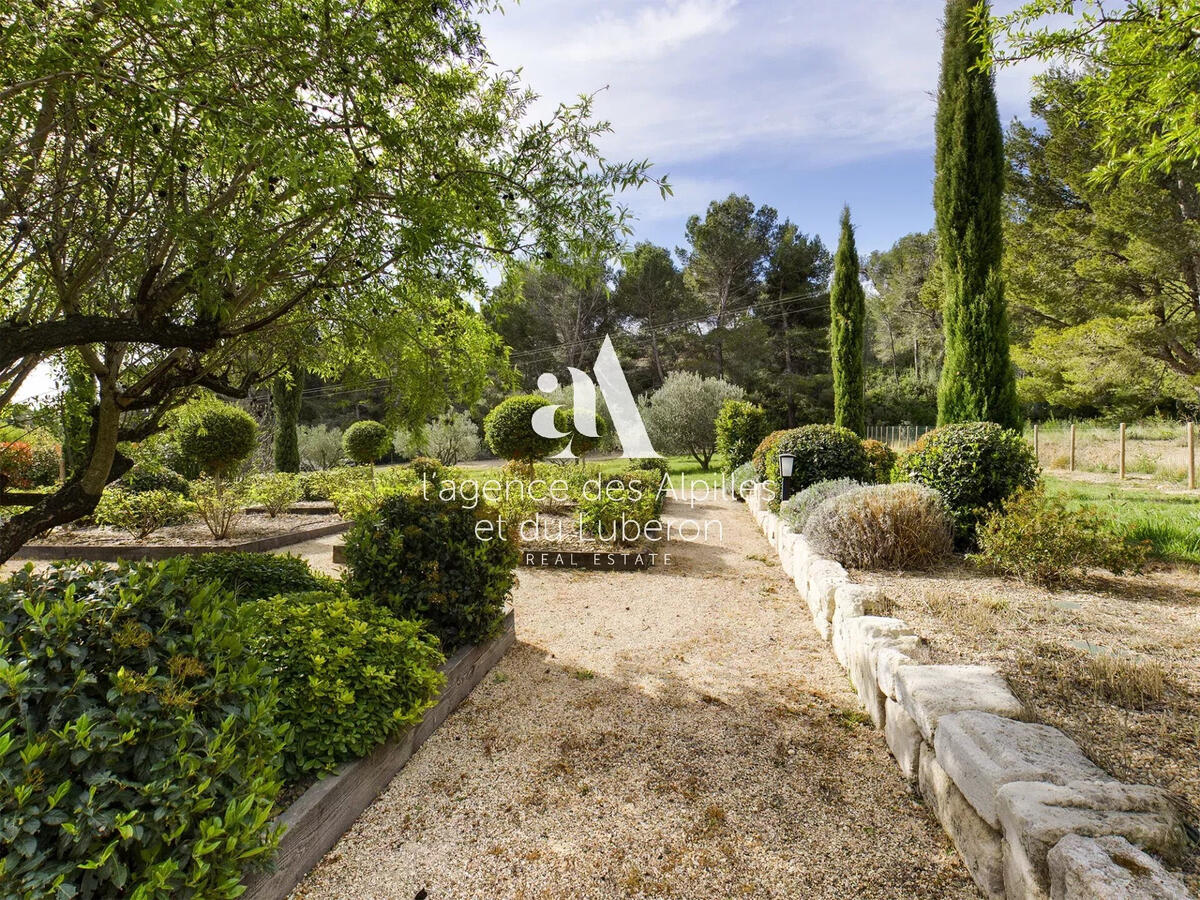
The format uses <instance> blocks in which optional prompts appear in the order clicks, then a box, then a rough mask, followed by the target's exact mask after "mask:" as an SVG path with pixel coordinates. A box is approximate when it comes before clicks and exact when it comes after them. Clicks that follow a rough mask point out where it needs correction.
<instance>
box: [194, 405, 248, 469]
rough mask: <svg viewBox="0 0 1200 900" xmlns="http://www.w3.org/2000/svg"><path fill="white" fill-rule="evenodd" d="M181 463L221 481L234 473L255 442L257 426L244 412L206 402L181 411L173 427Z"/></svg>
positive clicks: (234, 407) (236, 408) (228, 406)
mask: <svg viewBox="0 0 1200 900" xmlns="http://www.w3.org/2000/svg"><path fill="white" fill-rule="evenodd" d="M175 436H176V444H177V446H178V448H179V453H180V455H181V456H183V458H184V461H185V462H186V463H187V464H189V465H193V466H195V467H196V468H198V469H199V470H200V471H202V472H206V473H208V474H209V475H211V476H213V478H215V479H217V480H221V479H224V478H227V477H229V476H230V475H232V474H234V472H235V471H236V469H237V467H238V466H239V465H240V464H241V463H242V461H243V460H244V459H245V458H246V457H247V456H249V455H250V453H251V452H252V451H253V450H254V448H255V447H256V446H257V443H258V425H257V424H256V423H255V421H254V417H253V416H251V415H250V414H249V413H248V412H246V411H245V410H244V409H239V408H238V407H236V406H230V405H229V404H227V403H205V404H201V405H198V406H196V407H193V408H189V409H187V410H184V412H183V413H182V414H181V415H180V419H179V422H178V424H177V425H176V426H175Z"/></svg>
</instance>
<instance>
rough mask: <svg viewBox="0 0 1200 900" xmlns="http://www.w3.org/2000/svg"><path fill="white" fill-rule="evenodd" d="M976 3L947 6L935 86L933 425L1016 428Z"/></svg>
mask: <svg viewBox="0 0 1200 900" xmlns="http://www.w3.org/2000/svg"><path fill="white" fill-rule="evenodd" d="M987 11H988V9H987V3H986V0H982V2H980V0H948V2H947V3H946V21H945V44H944V47H943V50H942V76H941V82H940V84H939V85H938V111H937V126H936V128H937V135H936V137H937V156H936V169H937V177H936V181H935V184H934V194H933V204H934V209H935V211H936V213H937V234H938V244H939V252H940V254H941V259H942V271H943V275H944V279H945V285H944V295H943V312H944V316H943V318H944V320H945V329H946V356H945V361H944V362H943V364H942V377H941V383H940V384H939V385H938V423H939V424H946V423H948V422H972V421H990V422H997V423H999V424H1001V425H1004V426H1007V427H1009V428H1015V427H1017V426H1018V425H1019V424H1020V410H1019V408H1018V406H1017V390H1016V382H1015V379H1014V375H1013V367H1012V362H1011V360H1010V359H1009V353H1008V311H1007V307H1006V304H1005V299H1004V281H1003V276H1002V273H1001V260H1002V257H1003V252H1004V243H1003V234H1002V219H1001V216H1002V210H1001V203H1002V200H1003V195H1004V137H1003V133H1002V131H1001V128H1000V115H999V111H998V109H997V107H996V91H995V86H994V84H993V82H992V75H991V74H990V73H989V72H987V71H984V70H982V69H980V68H979V64H980V63H981V62H982V61H983V60H984V57H985V56H986V53H987V49H988V47H987V41H988V37H987V35H986V33H985V32H983V31H981V30H980V29H979V27H978V26H977V25H976V24H975V22H976V20H977V19H982V18H983V17H984V16H985V15H986V13H987Z"/></svg>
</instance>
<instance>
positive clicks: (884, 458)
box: [862, 439, 896, 484]
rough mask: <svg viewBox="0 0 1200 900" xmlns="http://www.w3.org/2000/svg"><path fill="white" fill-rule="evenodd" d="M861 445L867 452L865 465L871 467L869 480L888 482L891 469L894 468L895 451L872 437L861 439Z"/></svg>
mask: <svg viewBox="0 0 1200 900" xmlns="http://www.w3.org/2000/svg"><path fill="white" fill-rule="evenodd" d="M862 446H863V452H864V453H866V454H867V465H869V466H870V467H871V481H872V482H874V483H875V484H888V483H889V482H890V481H891V480H892V470H893V469H895V468H896V451H895V450H893V449H892V448H891V447H889V446H888V445H887V444H885V443H883V442H882V441H876V440H872V439H867V440H865V441H863V442H862Z"/></svg>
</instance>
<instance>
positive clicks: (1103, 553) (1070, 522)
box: [971, 487, 1150, 587]
mask: <svg viewBox="0 0 1200 900" xmlns="http://www.w3.org/2000/svg"><path fill="white" fill-rule="evenodd" d="M978 541H979V553H978V554H976V555H973V556H972V557H971V559H972V560H973V561H975V562H976V563H978V564H980V565H982V566H985V567H987V568H990V569H991V570H992V571H994V572H998V573H1000V574H1003V575H1012V576H1015V577H1016V578H1019V579H1021V580H1022V581H1027V582H1032V583H1033V584H1038V585H1042V586H1043V587H1056V586H1058V585H1061V584H1063V583H1065V582H1067V581H1068V580H1070V578H1072V577H1073V576H1075V577H1077V576H1082V575H1085V574H1087V571H1088V570H1089V569H1106V570H1107V571H1109V572H1112V573H1114V574H1117V575H1121V574H1124V573H1126V572H1140V571H1141V570H1142V566H1144V565H1145V563H1146V558H1147V556H1148V555H1149V552H1150V546H1149V544H1148V543H1146V542H1138V541H1134V540H1132V539H1131V538H1130V537H1129V536H1128V535H1127V534H1125V533H1124V532H1123V531H1121V530H1116V529H1115V527H1114V525H1113V523H1111V522H1109V521H1107V520H1106V519H1105V517H1103V516H1102V515H1101V514H1100V513H1099V511H1097V510H1096V509H1095V508H1094V507H1091V506H1079V507H1072V508H1070V509H1068V508H1067V506H1066V505H1065V504H1064V503H1063V502H1062V501H1061V500H1060V499H1058V498H1057V497H1050V496H1047V494H1046V492H1045V491H1044V490H1043V489H1042V488H1040V487H1038V488H1034V489H1031V490H1023V491H1020V492H1018V493H1017V494H1015V495H1013V496H1012V497H1010V498H1008V499H1007V500H1005V501H1004V503H1003V504H1002V505H1001V507H1000V509H999V510H996V511H994V512H993V513H991V514H990V515H989V516H988V517H987V519H985V520H984V522H983V523H982V524H981V525H980V526H979V529H978Z"/></svg>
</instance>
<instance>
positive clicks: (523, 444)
mask: <svg viewBox="0 0 1200 900" xmlns="http://www.w3.org/2000/svg"><path fill="white" fill-rule="evenodd" d="M549 402H550V401H548V400H546V399H545V398H544V397H539V396H537V395H535V394H523V395H520V396H517V397H509V398H508V399H507V400H505V401H503V402H502V403H500V404H499V405H498V406H497V407H496V408H495V409H493V410H492V411H491V412H490V413H488V414H487V417H486V418H485V419H484V420H483V437H484V440H485V441H487V445H488V447H490V448H491V451H492V452H493V453H495V454H496V455H497V456H499V457H500V458H501V459H509V460H516V461H518V462H526V463H532V462H534V461H535V460H539V459H544V458H545V457H547V456H551V455H552V454H555V453H557V452H558V451H559V450H561V449H562V448H563V447H564V446H565V445H566V438H544V437H542V436H541V435H539V434H538V433H537V432H535V431H534V430H533V414H534V413H535V412H537V411H538V410H539V409H541V408H542V407H543V406H547V405H549ZM559 412H560V413H561V412H562V410H559ZM555 425H556V426H557V428H558V430H559V431H567V430H568V429H567V428H566V427H565V425H566V416H565V415H563V416H562V417H561V419H560V417H559V416H558V415H556V416H555Z"/></svg>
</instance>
